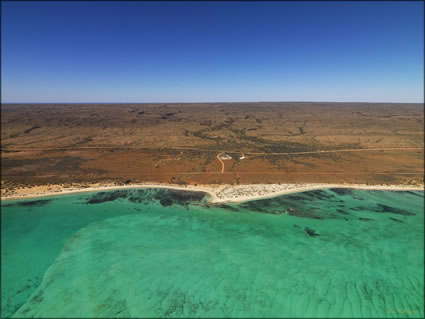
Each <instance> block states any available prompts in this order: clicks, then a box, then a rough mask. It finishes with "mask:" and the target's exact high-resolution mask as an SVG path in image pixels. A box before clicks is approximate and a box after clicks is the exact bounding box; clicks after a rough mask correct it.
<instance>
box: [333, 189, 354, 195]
mask: <svg viewBox="0 0 425 319" xmlns="http://www.w3.org/2000/svg"><path fill="white" fill-rule="evenodd" d="M329 190H330V191H331V192H334V193H336V194H338V195H351V194H353V190H351V189H349V188H329Z"/></svg>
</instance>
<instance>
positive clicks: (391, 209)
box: [373, 204, 416, 216]
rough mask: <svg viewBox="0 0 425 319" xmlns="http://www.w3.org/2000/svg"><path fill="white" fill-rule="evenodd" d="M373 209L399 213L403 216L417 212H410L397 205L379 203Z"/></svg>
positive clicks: (381, 211)
mask: <svg viewBox="0 0 425 319" xmlns="http://www.w3.org/2000/svg"><path fill="white" fill-rule="evenodd" d="M373 211H374V212H377V213H391V214H398V215H403V216H414V215H416V214H415V213H411V212H408V211H407V210H404V209H401V208H396V207H390V206H387V205H384V204H378V206H377V207H376V208H374V209H373Z"/></svg>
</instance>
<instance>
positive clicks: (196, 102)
mask: <svg viewBox="0 0 425 319" xmlns="http://www.w3.org/2000/svg"><path fill="white" fill-rule="evenodd" d="M163 103H168V104H201V103H202V104H208V103H370V104H373V103H375V104H378V103H387V104H388V103H390V104H391V103H392V104H424V103H425V102H424V101H421V102H405V101H404V102H403V101H402V102H400V101H396V102H388V101H309V100H306V101H275V100H273V101H195V102H183V101H174V102H170V101H166V102H3V101H2V102H1V104H163Z"/></svg>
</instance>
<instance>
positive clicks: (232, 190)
mask: <svg viewBox="0 0 425 319" xmlns="http://www.w3.org/2000/svg"><path fill="white" fill-rule="evenodd" d="M137 188H168V189H175V190H186V191H197V192H204V193H206V194H208V195H209V196H210V199H209V202H210V203H212V204H214V203H241V202H246V201H251V200H257V199H264V198H271V197H275V196H280V195H286V194H292V193H300V192H306V191H311V190H318V189H327V188H351V189H364V190H382V191H385V190H392V191H424V185H418V186H408V185H406V186H404V185H366V184H325V183H323V184H318V183H305V184H246V185H229V184H227V185H226V184H224V185H223V184H221V185H199V186H193V185H185V186H176V185H173V184H163V183H158V184H155V183H146V184H131V185H114V184H92V185H89V186H87V185H78V186H76V187H63V185H49V186H34V187H28V188H26V189H22V190H18V194H13V195H8V196H3V195H2V196H1V201H2V202H3V201H9V200H20V199H21V200H23V199H31V198H40V197H50V196H58V195H67V194H75V193H88V192H101V191H109V190H120V189H137Z"/></svg>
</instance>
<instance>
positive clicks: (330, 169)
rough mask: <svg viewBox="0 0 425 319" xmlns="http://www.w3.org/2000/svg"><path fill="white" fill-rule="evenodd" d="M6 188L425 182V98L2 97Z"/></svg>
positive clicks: (10, 190) (6, 190)
mask: <svg viewBox="0 0 425 319" xmlns="http://www.w3.org/2000/svg"><path fill="white" fill-rule="evenodd" d="M1 124H2V130H1V138H2V143H1V158H2V161H1V174H2V195H3V196H11V195H13V194H14V193H15V192H16V191H17V190H19V189H21V188H28V187H34V186H49V185H58V184H60V185H62V186H64V187H65V186H68V187H69V186H72V185H76V184H85V183H115V184H130V185H131V184H135V183H167V184H176V185H185V184H188V185H193V186H194V185H207V184H214V185H217V184H226V185H229V184H235V185H236V184H240V185H243V184H259V183H260V184H268V183H273V184H278V183H286V184H291V183H339V184H341V183H349V184H369V185H382V184H385V185H390V184H391V185H412V186H417V185H422V184H423V176H424V104H397V103H309V102H292V103H291V102H285V103H279V102H273V103H272V102H258V103H192V104H2V107H1Z"/></svg>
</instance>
